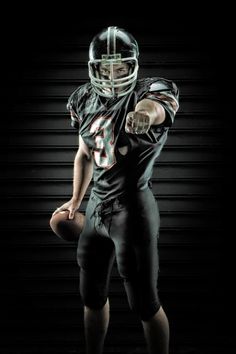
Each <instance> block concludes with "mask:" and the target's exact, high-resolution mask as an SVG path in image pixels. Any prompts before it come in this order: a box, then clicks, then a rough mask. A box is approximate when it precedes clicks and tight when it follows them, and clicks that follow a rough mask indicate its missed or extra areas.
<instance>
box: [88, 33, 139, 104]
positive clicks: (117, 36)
mask: <svg viewBox="0 0 236 354" xmlns="http://www.w3.org/2000/svg"><path fill="white" fill-rule="evenodd" d="M138 55H139V50H138V44H137V42H136V40H135V39H134V37H133V36H132V35H131V34H130V33H128V32H126V31H125V30H123V29H121V28H118V27H108V28H107V29H104V30H103V31H101V32H100V33H99V34H97V35H96V36H95V37H94V38H93V40H92V42H91V43H90V47H89V62H88V70H89V78H90V82H91V85H92V86H93V88H94V91H95V92H96V93H97V94H99V95H100V96H103V97H108V98H111V97H121V96H124V95H126V94H128V93H129V92H131V91H132V89H133V88H134V86H135V84H136V81H137V75H138ZM124 63H126V64H128V66H129V72H128V74H127V75H125V76H122V77H119V78H114V77H113V75H111V76H112V78H109V79H106V78H104V77H102V75H101V74H100V71H99V67H100V65H107V67H108V68H109V70H110V72H111V73H113V70H114V66H115V65H118V64H124Z"/></svg>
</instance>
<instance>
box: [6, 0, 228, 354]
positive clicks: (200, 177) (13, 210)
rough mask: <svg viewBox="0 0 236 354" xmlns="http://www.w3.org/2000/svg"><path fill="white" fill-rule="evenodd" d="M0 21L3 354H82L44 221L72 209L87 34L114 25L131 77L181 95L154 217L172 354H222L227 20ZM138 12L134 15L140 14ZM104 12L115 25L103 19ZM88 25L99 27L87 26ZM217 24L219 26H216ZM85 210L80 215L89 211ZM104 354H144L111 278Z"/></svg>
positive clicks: (59, 259) (72, 249) (67, 16)
mask: <svg viewBox="0 0 236 354" xmlns="http://www.w3.org/2000/svg"><path fill="white" fill-rule="evenodd" d="M111 4H112V3H110V8H111V10H110V13H109V14H108V15H107V5H106V4H100V7H98V8H97V9H95V8H94V6H93V5H92V4H91V7H90V5H88V8H89V10H90V11H89V10H88V9H87V10H82V9H78V8H77V7H78V6H77V7H73V4H65V5H64V6H59V5H57V6H55V8H49V7H48V6H42V5H41V6H39V5H40V4H34V5H32V7H26V8H22V7H19V8H16V6H15V5H14V6H13V5H12V7H13V8H14V11H12V9H11V6H9V7H8V8H7V7H6V8H4V11H3V17H6V19H7V26H4V27H3V28H2V31H1V32H2V43H1V44H2V54H1V56H2V95H1V97H2V98H3V100H2V117H1V161H2V170H1V196H2V202H1V206H2V211H1V240H2V248H1V254H2V256H1V269H2V271H3V275H2V301H1V304H2V312H3V315H2V316H1V327H2V329H1V334H2V335H3V338H2V340H1V345H0V353H1V354H9V353H14V354H16V353H17V354H19V353H20V354H23V353H31V354H33V353H37V354H39V353H84V338H83V325H82V317H83V312H82V306H81V301H80V297H79V292H78V284H79V278H78V267H77V264H76V257H75V256H76V244H74V243H65V242H63V241H61V240H59V239H57V238H56V236H54V235H53V234H52V232H51V231H50V229H49V225H48V220H49V218H50V215H51V212H52V211H53V210H54V209H55V207H56V206H58V205H60V204H61V203H62V202H64V201H66V200H67V199H69V198H70V194H71V182H72V180H71V178H72V168H73V157H74V154H75V152H76V149H77V135H76V132H75V131H74V130H73V129H72V128H71V127H70V119H69V116H68V113H67V112H66V109H65V106H66V101H67V98H68V96H69V94H70V93H71V92H72V91H73V90H74V89H75V88H76V87H77V86H78V85H80V84H82V83H84V82H86V81H87V50H88V45H89V42H90V41H91V39H92V37H93V35H94V34H96V33H97V32H98V31H100V30H101V29H102V28H103V27H106V26H109V25H117V26H120V27H124V28H125V29H127V30H128V31H130V32H131V33H132V34H133V35H134V36H135V37H136V39H137V41H138V43H139V46H140V52H141V55H140V67H141V68H140V76H163V77H166V78H169V79H172V80H174V81H175V82H176V84H177V85H178V86H179V88H180V110H179V112H178V113H177V116H176V122H175V124H174V126H173V127H172V128H171V130H170V133H169V139H168V141H167V144H166V147H165V148H164V150H163V152H162V155H161V157H160V158H159V159H158V162H157V164H156V166H155V169H154V175H153V186H154V193H155V196H156V198H157V200H158V202H159V208H160V212H161V218H162V219H161V220H162V224H161V235H160V244H159V252H160V270H161V272H160V280H159V288H160V296H161V299H162V303H163V306H164V308H165V310H166V312H167V315H168V317H169V320H170V327H171V350H172V352H171V353H173V354H180V353H185V354H187V353H195V354H205V353H207V354H211V353H212V354H213V353H214V354H217V353H221V354H222V353H228V352H230V351H232V346H233V343H232V335H231V332H232V330H231V326H230V325H229V324H228V321H229V319H230V317H231V311H232V306H233V295H231V293H232V289H231V288H230V284H231V282H232V279H231V277H232V273H233V272H232V264H233V246H232V237H231V235H232V232H231V231H230V230H231V227H232V225H233V211H232V210H233V208H232V207H231V206H230V204H231V202H232V200H233V198H232V196H233V183H232V160H233V153H232V148H233V133H232V120H231V114H232V113H231V102H232V94H231V92H232V91H231V85H230V81H231V79H230V78H231V75H232V73H233V67H232V62H233V60H232V55H231V50H230V39H231V19H230V11H229V9H227V10H226V8H218V9H216V8H214V9H211V10H208V11H206V9H205V8H204V7H203V5H202V4H199V3H198V6H196V7H194V6H193V8H192V9H191V10H190V9H188V8H187V7H186V8H185V9H183V11H182V9H181V8H180V7H177V6H176V7H173V5H170V4H166V6H163V7H162V8H160V7H158V10H155V11H153V8H152V6H151V4H149V5H148V6H147V5H146V7H144V5H143V7H142V9H139V11H137V12H136V13H135V11H130V12H127V11H126V7H125V5H124V4H121V5H118V3H114V4H113V5H112V6H111ZM136 10H137V9H136ZM111 11H113V12H111ZM95 14H96V18H93V17H94V16H95ZM224 20H225V21H226V24H225V25H224V26H223V25H222V22H224ZM87 197H88V196H86V198H85V200H84V203H83V209H84V208H85V206H86V202H87ZM110 289H111V291H110V302H111V323H110V329H109V332H108V336H107V340H106V349H105V353H122V354H124V353H129V354H131V353H145V343H144V339H143V334H142V329H141V326H140V323H139V321H138V319H137V318H136V316H135V315H134V314H132V313H131V312H130V310H129V308H128V305H127V300H126V297H125V293H124V289H123V285H122V282H121V280H120V278H119V276H118V274H117V271H116V267H114V272H113V275H112V280H111V288H110Z"/></svg>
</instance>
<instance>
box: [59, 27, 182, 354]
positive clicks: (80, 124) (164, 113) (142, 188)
mask: <svg viewBox="0 0 236 354" xmlns="http://www.w3.org/2000/svg"><path fill="white" fill-rule="evenodd" d="M138 56H139V49H138V44H137V42H136V40H135V38H134V37H133V36H132V35H131V34H130V33H129V32H127V31H126V30H124V29H121V28H118V27H115V26H111V27H108V28H105V29H103V30H102V31H101V32H100V33H98V34H97V35H96V36H95V37H94V38H93V40H92V42H91V44H90V48H89V62H88V72H89V78H90V80H89V82H88V83H86V84H84V85H82V86H80V87H78V88H77V89H76V90H75V91H74V92H73V93H72V95H71V96H70V97H69V100H68V106H67V107H68V110H69V111H70V113H71V123H72V126H73V127H75V128H76V129H78V132H79V148H78V152H77V153H76V156H75V160H74V176H73V177H74V178H73V196H72V198H71V199H70V200H69V201H68V202H66V203H65V204H63V205H62V206H61V207H60V208H58V209H57V210H56V211H55V212H54V214H53V216H52V220H53V218H55V217H56V216H57V218H58V215H61V218H65V212H67V214H66V219H69V220H72V221H73V220H75V219H74V216H75V213H76V212H78V210H79V208H80V204H81V201H82V199H83V197H84V195H85V192H86V190H87V188H88V186H89V185H90V182H91V181H92V180H93V185H92V190H91V194H90V199H89V201H88V204H87V208H86V214H85V221H84V224H83V225H82V226H83V227H80V228H79V230H80V229H82V232H81V234H80V237H79V242H78V253H77V255H78V264H79V266H80V293H81V297H82V300H83V303H84V324H85V337H86V343H87V353H88V354H100V353H102V351H103V345H104V339H105V335H106V332H107V328H108V323H109V300H108V291H109V280H110V275H111V270H112V266H113V263H114V261H115V260H116V263H117V269H118V272H119V274H120V276H121V278H122V279H123V281H124V287H125V290H126V293H127V298H128V302H129V306H130V308H131V309H132V310H133V311H135V312H136V313H137V315H138V316H139V318H140V320H141V323H142V326H143V330H144V336H145V339H146V342H147V347H148V351H149V353H150V354H154V353H155V354H157V353H159V354H167V353H168V351H169V349H168V347H169V325H168V319H167V316H166V314H165V312H164V310H163V308H162V306H161V302H160V299H159V297H158V291H157V278H158V249H157V242H158V235H159V223H160V222H159V221H160V219H159V212H158V205H157V202H156V199H155V197H154V195H153V192H152V189H151V178H152V171H153V165H154V162H155V160H156V159H157V157H158V156H159V154H160V152H161V150H162V148H163V146H164V144H165V142H166V139H167V134H168V130H169V128H170V127H171V125H172V123H173V120H174V117H175V114H176V112H177V110H178V107H179V104H178V96H179V93H178V88H177V86H176V85H175V83H174V82H172V81H170V80H167V79H164V78H161V77H148V78H138V68H139V65H138ZM59 219H60V218H59ZM57 222H58V220H57ZM74 223H76V222H75V221H74ZM80 226H81V225H80ZM77 235H78V232H77Z"/></svg>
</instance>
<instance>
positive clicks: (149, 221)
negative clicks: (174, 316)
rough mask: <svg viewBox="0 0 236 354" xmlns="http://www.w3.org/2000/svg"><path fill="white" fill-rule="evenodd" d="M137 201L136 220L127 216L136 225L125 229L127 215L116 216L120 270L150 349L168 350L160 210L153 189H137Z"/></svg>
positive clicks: (163, 352)
mask: <svg viewBox="0 0 236 354" xmlns="http://www.w3.org/2000/svg"><path fill="white" fill-rule="evenodd" d="M134 205H135V206H136V210H135V213H136V214H134V217H135V218H134V220H135V222H133V223H132V219H131V222H130V220H129V218H128V219H127V220H126V221H127V225H129V224H132V225H134V227H133V229H130V228H128V227H127V228H126V229H125V224H126V223H125V222H124V220H125V215H123V223H121V221H120V220H118V222H117V217H116V218H114V219H113V225H112V226H113V228H112V231H113V234H112V236H113V241H114V243H115V249H116V256H117V264H118V270H119V273H120V275H121V277H122V278H123V279H124V285H125V289H126V293H127V296H128V301H129V305H130V308H131V309H132V310H133V311H135V312H136V313H137V314H138V315H139V316H140V318H141V320H142V325H143V329H144V335H145V339H146V342H147V346H148V350H149V353H150V354H154V353H155V354H168V346H169V325H168V320H167V317H166V315H165V313H164V311H163V309H162V307H161V306H160V301H159V298H158V293H157V278H158V249H157V240H158V229H159V213H158V209H157V205H156V201H155V199H154V197H153V195H152V193H151V191H150V190H146V191H143V192H140V193H138V195H137V202H136V203H135V204H134ZM126 214H127V213H126ZM120 215H121V213H120ZM131 218H133V216H132V215H131ZM118 225H122V226H123V228H122V231H123V233H120V234H118V233H117V231H116V230H119V231H121V227H118Z"/></svg>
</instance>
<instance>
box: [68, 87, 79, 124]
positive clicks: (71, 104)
mask: <svg viewBox="0 0 236 354" xmlns="http://www.w3.org/2000/svg"><path fill="white" fill-rule="evenodd" d="M76 96H77V95H76V93H75V92H73V93H72V95H71V96H70V97H69V99H68V102H67V105H66V108H67V110H68V111H69V112H70V119H71V123H70V124H71V126H72V127H73V128H75V129H77V130H79V127H80V123H81V119H80V117H79V115H78V113H77V107H76V106H77V104H76V101H77V100H76Z"/></svg>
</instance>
